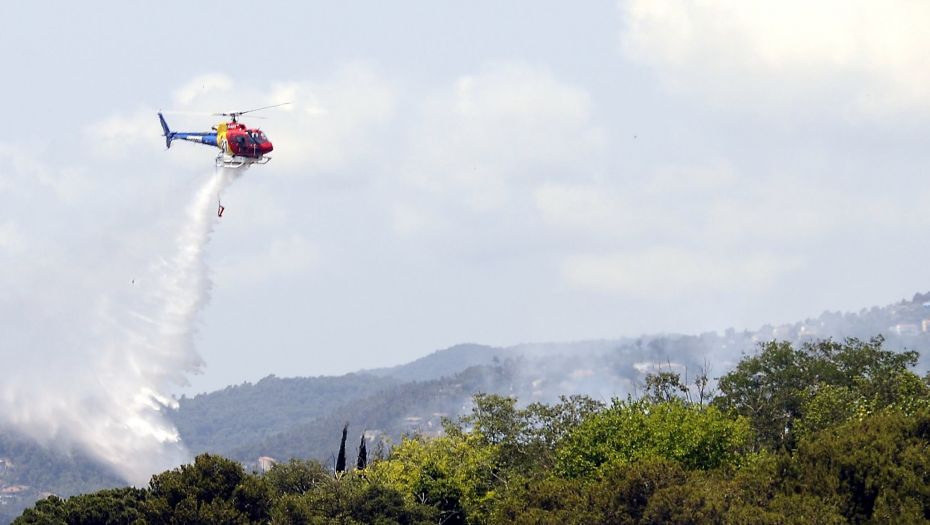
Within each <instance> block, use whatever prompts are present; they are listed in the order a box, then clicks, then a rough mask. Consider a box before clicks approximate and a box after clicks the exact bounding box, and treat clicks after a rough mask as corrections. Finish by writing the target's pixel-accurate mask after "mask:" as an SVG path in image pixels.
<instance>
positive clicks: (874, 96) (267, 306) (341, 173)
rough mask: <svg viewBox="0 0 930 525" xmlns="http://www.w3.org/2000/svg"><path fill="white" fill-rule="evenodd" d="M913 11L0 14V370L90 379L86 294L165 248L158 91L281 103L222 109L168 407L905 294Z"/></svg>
mask: <svg viewBox="0 0 930 525" xmlns="http://www.w3.org/2000/svg"><path fill="white" fill-rule="evenodd" d="M928 25H930V5H928V4H926V3H924V2H918V1H904V0H901V1H889V2H873V1H865V0H844V1H840V0H822V1H820V2H817V3H815V4H811V3H810V2H801V1H800V0H780V1H777V2H776V1H768V0H758V1H752V2H747V1H745V0H719V1H716V2H714V1H706V0H705V1H698V0H694V1H686V0H625V1H621V2H551V1H538V0H536V1H514V2H507V3H502V2H490V1H475V2H467V3H452V2H405V1H399V2H311V1H308V2H274V1H268V2H261V3H257V2H237V1H223V2H184V3H182V2H170V1H166V2H157V3H134V2H90V3H87V2H85V3H76V4H73V5H61V4H60V3H50V2H43V1H37V2H16V3H12V4H10V5H8V6H6V7H5V9H4V16H3V17H2V19H0V48H2V49H3V50H4V62H5V65H4V67H5V70H6V72H7V74H6V75H4V77H5V78H4V81H3V82H2V83H0V99H2V100H4V101H5V104H4V108H3V117H2V119H3V120H2V122H3V126H2V127H0V270H2V272H0V332H2V333H3V336H2V338H0V359H2V360H3V361H4V364H3V365H2V368H3V369H6V370H7V371H8V372H7V373H8V374H12V377H13V378H14V379H15V381H14V383H17V384H18V383H26V382H38V383H42V382H57V383H59V384H64V385H68V379H67V378H68V377H69V374H72V373H76V374H80V373H81V371H86V370H93V369H94V368H93V365H94V363H95V362H96V361H95V360H96V357H97V356H98V355H99V352H101V350H100V349H99V348H98V347H95V346H93V345H92V344H90V343H88V341H94V340H95V339H94V337H96V338H98V339H99V338H103V336H104V335H105V334H101V332H102V331H106V330H119V329H120V328H119V322H118V321H113V320H111V321H112V322H111V323H110V324H105V323H104V324H100V323H97V324H95V325H94V326H93V327H91V325H90V324H89V323H88V322H87V312H88V311H90V310H93V308H90V306H91V305H98V306H99V305H100V304H102V303H105V304H108V305H111V306H110V308H111V309H113V308H118V307H121V306H120V305H130V306H131V305H132V304H133V301H137V300H138V299H135V298H134V297H135V296H134V295H133V294H134V293H135V291H134V290H135V288H133V286H135V285H136V283H135V281H136V280H137V279H138V280H139V283H138V284H139V285H145V284H146V283H145V280H146V279H148V278H149V277H147V276H150V275H151V272H150V271H149V269H150V268H152V267H153V265H158V264H160V262H163V261H165V260H171V257H172V256H173V255H172V254H173V253H174V252H173V250H175V247H176V245H175V241H176V239H177V237H178V232H179V231H182V229H183V227H184V224H185V222H184V221H185V220H186V219H185V217H187V215H186V214H185V210H186V209H188V206H189V205H190V203H191V201H192V199H194V197H195V195H196V194H197V192H198V188H201V187H203V185H204V184H205V181H207V180H208V179H209V178H210V177H211V176H212V175H213V157H214V155H215V152H214V151H212V150H210V149H208V148H205V147H200V146H197V145H193V144H186V143H180V144H178V143H176V144H174V145H173V146H172V148H171V149H170V150H167V151H166V150H165V147H164V139H163V138H162V137H161V136H160V134H161V129H160V127H159V125H158V121H157V117H156V112H157V111H159V110H164V111H166V112H169V113H167V114H166V118H167V119H168V122H169V124H170V125H171V126H172V129H174V130H179V131H204V130H209V129H210V127H211V126H212V125H214V124H215V123H216V122H217V118H216V117H212V116H209V115H196V114H194V113H196V112H205V113H212V112H218V111H231V110H241V109H248V108H252V107H258V106H263V105H269V104H276V103H280V102H288V101H289V102H291V104H290V105H288V106H285V107H283V108H279V109H275V110H269V111H264V112H261V113H258V114H256V115H257V116H260V117H265V118H264V119H261V120H259V119H257V118H255V119H253V118H251V116H249V118H245V117H244V118H243V121H245V122H247V123H249V124H251V125H256V126H260V127H261V128H262V129H263V130H264V131H265V132H266V133H267V135H268V136H269V138H270V140H271V141H272V142H273V143H274V145H275V151H274V153H273V154H272V157H273V160H272V161H271V162H270V163H269V164H267V165H265V166H260V167H254V168H252V169H250V170H248V171H247V172H246V173H244V174H243V175H242V177H240V178H239V179H237V180H236V181H235V183H234V184H231V185H230V186H229V187H228V188H226V189H225V190H224V191H223V192H222V202H223V205H224V206H225V207H226V211H225V213H224V216H223V217H222V219H218V220H216V221H215V224H213V226H212V237H210V239H209V243H208V244H207V245H206V247H205V252H204V255H203V256H204V262H205V271H206V272H207V273H208V277H209V282H210V283H211V284H210V285H209V297H208V298H205V300H204V303H203V307H202V308H200V309H199V311H198V313H197V316H196V320H195V321H194V326H195V327H196V333H195V334H194V335H193V339H192V340H193V343H192V344H193V352H194V355H193V356H189V357H190V360H188V361H184V362H183V363H175V364H177V366H179V367H181V368H183V369H184V370H185V372H184V373H179V374H165V375H164V376H159V377H162V378H163V379H165V380H166V381H169V383H170V384H166V385H164V386H162V387H160V392H162V393H165V394H179V393H187V394H191V393H196V392H203V391H209V390H214V389H218V388H222V387H224V386H226V385H229V384H238V383H241V382H244V381H255V380H258V379H260V378H261V377H264V376H266V375H268V374H276V375H278V376H315V375H323V374H340V373H346V372H350V371H354V370H359V369H362V368H369V367H377V366H389V365H395V364H400V363H404V362H407V361H410V360H412V359H415V358H417V357H420V356H423V355H426V354H428V353H430V352H432V351H434V350H437V349H440V348H445V347H448V346H451V345H454V344H457V343H462V342H476V343H484V344H490V345H513V344H518V343H525V342H545V341H576V340H589V339H604V338H616V337H620V336H628V335H638V334H642V333H651V332H660V331H662V332H683V333H697V332H703V331H709V330H723V329H726V328H728V327H736V328H755V327H758V326H760V325H763V324H765V323H780V322H787V321H793V320H799V319H803V318H806V317H811V316H816V315H819V314H820V313H821V312H822V311H824V310H831V311H833V310H843V311H857V310H859V309H861V308H863V307H868V306H871V305H875V304H886V303H890V302H894V301H897V300H900V299H901V298H904V297H910V296H912V295H913V294H914V293H915V292H918V291H926V290H928V289H930V285H928V279H927V273H926V263H925V261H926V260H927V259H928V256H930V243H928V238H927V236H926V231H927V227H928V226H930V215H928V214H927V213H926V211H925V205H926V203H927V202H928V198H930V184H928V183H927V177H926V171H927V166H928V162H930V149H928V148H927V147H926V140H927V137H928V131H930V91H928V90H927V89H926V86H927V85H930V67H928V64H927V61H928V57H930V33H927V32H926V31H925V28H926V27H927V26H928ZM147 272H148V273H147ZM206 299H208V300H206ZM113 305H116V306H113ZM127 308H129V306H127ZM116 318H119V316H116ZM89 331H92V332H94V334H93V337H90V336H88V332H89ZM110 351H112V350H110ZM198 359H199V364H197V365H196V366H194V367H193V368H192V367H191V363H192V362H196V361H198ZM8 363H12V367H10V365H9V364H8ZM198 367H199V370H200V373H196V374H194V373H188V372H187V371H189V370H192V369H197V368H198ZM10 370H12V372H10ZM85 375H86V374H85ZM89 377H92V378H93V377H95V376H93V374H91V375H90V376H89ZM101 381H102V380H101ZM10 384H11V383H9V382H8V383H7V391H9V390H10V389H11V388H12V387H10V386H9V385H10ZM76 384H77V383H76ZM80 384H84V383H80ZM75 388H76V389H77V392H76V395H78V396H79V395H80V388H81V387H79V386H75ZM56 392H58V395H61V396H68V395H70V393H71V392H70V391H69V390H68V389H67V388H63V389H59V390H56ZM0 394H2V392H0ZM14 397H15V396H14Z"/></svg>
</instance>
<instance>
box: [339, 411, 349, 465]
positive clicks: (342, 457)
mask: <svg viewBox="0 0 930 525" xmlns="http://www.w3.org/2000/svg"><path fill="white" fill-rule="evenodd" d="M348 434H349V424H348V423H346V426H344V427H342V441H341V442H340V443H339V455H338V456H336V475H339V473H340V472H345V471H346V436H348Z"/></svg>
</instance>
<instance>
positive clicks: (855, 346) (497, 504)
mask: <svg viewBox="0 0 930 525" xmlns="http://www.w3.org/2000/svg"><path fill="white" fill-rule="evenodd" d="M916 362H917V353H916V352H895V351H889V350H887V349H885V348H883V346H882V340H881V338H876V339H873V340H871V341H858V340H849V341H846V342H844V343H836V342H832V341H819V342H815V343H810V344H805V345H801V346H794V345H792V344H791V343H786V342H769V343H765V344H763V345H762V346H761V347H760V348H759V349H758V351H757V352H755V353H753V354H752V355H748V356H745V357H743V358H742V359H741V360H740V361H739V363H738V364H737V365H736V366H735V367H734V368H733V369H732V370H730V371H728V372H727V373H725V374H723V375H722V376H721V377H720V380H719V384H718V386H719V392H718V394H717V395H715V396H713V398H712V399H708V398H707V396H706V395H702V394H701V392H702V389H701V386H702V385H703V386H706V382H705V381H704V379H706V378H703V377H698V378H696V379H697V381H696V383H695V384H694V385H687V384H684V383H683V382H682V380H681V376H680V375H679V374H678V373H676V372H671V371H668V370H658V371H655V372H650V373H648V374H647V375H646V377H645V378H644V383H643V387H644V388H643V389H642V391H641V392H640V395H639V396H638V397H637V398H628V399H622V400H621V399H615V400H612V401H610V402H608V403H604V402H600V401H598V400H596V399H591V398H588V397H584V396H572V397H570V398H562V399H561V400H560V401H558V402H556V403H530V404H528V405H526V406H521V403H520V402H519V401H518V399H517V398H514V397H509V396H496V395H484V394H480V395H476V396H474V397H473V398H472V402H471V403H470V409H469V410H468V411H467V413H466V414H465V415H464V416H462V417H458V418H454V419H453V420H451V421H445V422H444V423H443V430H444V432H443V434H442V435H433V436H427V435H422V434H421V435H418V436H411V437H408V438H405V439H404V440H403V441H401V442H400V443H398V444H396V446H394V447H393V448H392V449H391V450H390V451H387V452H386V453H379V452H374V453H372V454H369V453H368V449H367V440H365V439H364V438H362V439H361V440H359V439H358V437H357V436H358V434H355V436H353V438H352V441H351V442H347V437H348V436H347V433H346V432H342V433H341V434H342V437H341V441H340V443H341V444H340V445H339V452H338V453H337V454H336V457H335V458H334V459H335V461H334V462H333V463H327V464H321V463H320V462H316V461H313V460H310V461H307V460H293V461H288V462H282V463H278V464H275V465H273V466H271V468H270V469H269V470H268V471H267V472H264V473H249V471H248V470H247V469H245V468H243V466H242V464H241V463H239V462H236V461H232V460H230V459H227V458H223V457H221V456H216V455H207V454H204V455H200V456H198V457H197V458H196V460H195V461H194V462H193V463H192V464H189V465H183V466H181V467H179V468H176V469H174V470H171V471H167V472H163V473H161V474H158V475H156V476H154V477H153V478H152V480H151V482H150V483H149V485H148V487H146V488H142V489H134V488H123V489H117V490H104V491H99V492H96V493H93V494H88V495H83V496H78V497H73V498H69V499H66V500H62V499H59V498H55V497H50V498H48V499H45V500H42V501H40V502H38V503H37V504H36V505H35V506H34V508H30V509H27V510H26V511H25V512H24V513H23V515H22V516H21V517H20V518H18V519H17V520H16V522H15V523H16V524H17V525H25V524H47V523H55V524H58V523H62V524H84V523H88V524H89V523H204V524H211V523H216V524H219V523H240V524H252V523H254V524H259V523H295V524H296V523H344V524H347V525H349V524H351V525H355V524H359V525H360V524H363V523H379V524H385V525H387V524H423V525H426V524H430V523H432V524H435V523H442V524H446V525H466V524H473V525H483V524H488V525H495V524H527V525H529V524H539V523H559V524H565V525H575V524H577V525H582V524H584V525H588V524H604V525H608V524H609V525H613V524H630V525H639V524H642V525H647V524H649V525H652V524H658V523H662V524H671V525H677V524H680V525H703V524H708V525H710V524H719V523H746V524H749V523H752V524H761V525H776V524H787V523H798V524H802V523H803V524H841V523H863V524H866V523H926V522H927V520H928V518H930V484H928V474H927V473H928V470H930V382H928V380H930V378H928V377H927V376H924V377H921V376H919V375H917V374H915V373H913V371H912V370H913V366H914V365H915V364H916ZM477 368H479V367H473V368H471V369H469V370H476V369H477ZM703 392H704V394H706V393H707V392H706V391H703ZM354 443H359V445H358V449H357V450H358V452H357V453H355V452H354V451H353V450H352V449H353V448H354V446H353V445H354ZM330 465H332V467H330Z"/></svg>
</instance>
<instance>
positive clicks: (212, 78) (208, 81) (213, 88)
mask: <svg viewBox="0 0 930 525" xmlns="http://www.w3.org/2000/svg"><path fill="white" fill-rule="evenodd" d="M232 87H233V80H232V79H231V78H230V77H229V76H227V75H225V74H222V73H207V74H204V75H200V76H198V77H196V78H193V79H191V81H190V82H188V83H187V84H184V85H183V86H181V87H180V88H178V89H177V90H175V92H174V101H175V103H176V104H179V105H181V106H187V105H190V104H191V103H192V102H194V100H196V99H198V98H201V97H209V96H211V95H215V94H216V93H217V92H224V91H229V90H231V89H232Z"/></svg>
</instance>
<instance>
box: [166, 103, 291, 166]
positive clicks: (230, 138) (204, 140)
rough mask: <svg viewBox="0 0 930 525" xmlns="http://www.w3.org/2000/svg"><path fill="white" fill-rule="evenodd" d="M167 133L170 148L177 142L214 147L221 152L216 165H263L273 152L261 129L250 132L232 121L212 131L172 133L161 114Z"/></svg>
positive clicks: (167, 144)
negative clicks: (172, 143) (268, 155)
mask: <svg viewBox="0 0 930 525" xmlns="http://www.w3.org/2000/svg"><path fill="white" fill-rule="evenodd" d="M158 118H159V120H160V121H161V125H162V129H163V130H164V132H165V133H164V136H165V146H166V147H168V148H170V147H171V142H172V141H174V140H184V141H187V142H195V143H197V144H203V145H206V146H213V147H215V148H219V149H220V150H221V152H220V154H219V155H218V156H217V158H216V161H217V165H223V166H226V167H234V168H235V167H239V166H242V165H244V164H264V163H266V162H268V161H269V160H271V158H270V157H265V155H267V154H268V153H271V152H272V151H273V150H274V146H273V145H272V144H271V141H270V140H268V137H266V136H265V134H264V133H263V132H262V130H260V129H258V128H251V129H250V128H248V127H246V125H245V124H242V123H240V122H237V121H236V120H233V121H231V122H220V123H219V124H217V125H216V126H214V127H213V131H204V132H199V131H194V132H188V131H171V130H169V129H168V124H167V123H166V122H165V118H164V117H163V116H162V114H161V113H159V114H158Z"/></svg>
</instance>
